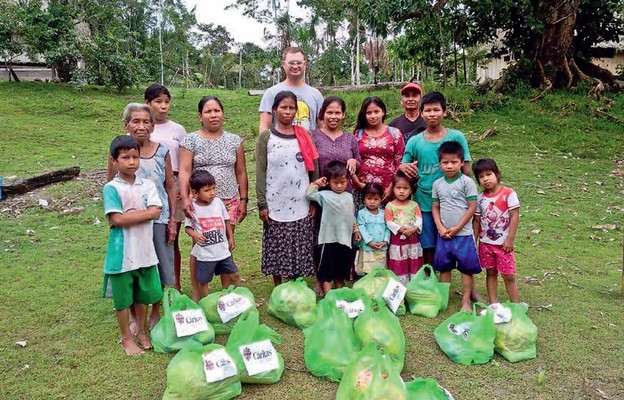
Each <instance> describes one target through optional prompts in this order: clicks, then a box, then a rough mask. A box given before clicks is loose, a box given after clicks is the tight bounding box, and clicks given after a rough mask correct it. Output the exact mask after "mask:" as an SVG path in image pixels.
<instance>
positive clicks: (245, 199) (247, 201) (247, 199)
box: [239, 197, 249, 203]
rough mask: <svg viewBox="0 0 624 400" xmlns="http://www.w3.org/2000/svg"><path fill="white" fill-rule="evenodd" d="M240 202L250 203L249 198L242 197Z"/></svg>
mask: <svg viewBox="0 0 624 400" xmlns="http://www.w3.org/2000/svg"><path fill="white" fill-rule="evenodd" d="M239 200H240V201H244V202H245V203H249V197H241V198H240V199H239Z"/></svg>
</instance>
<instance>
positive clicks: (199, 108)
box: [197, 96, 224, 114]
mask: <svg viewBox="0 0 624 400" xmlns="http://www.w3.org/2000/svg"><path fill="white" fill-rule="evenodd" d="M211 100H214V101H216V102H217V104H218V105H219V108H221V112H223V111H224V110H223V104H221V100H219V98H217V96H204V97H202V98H201V99H200V100H199V103H198V104H197V112H198V113H200V114H201V113H202V110H203V109H204V106H205V105H206V103H208V102H209V101H211Z"/></svg>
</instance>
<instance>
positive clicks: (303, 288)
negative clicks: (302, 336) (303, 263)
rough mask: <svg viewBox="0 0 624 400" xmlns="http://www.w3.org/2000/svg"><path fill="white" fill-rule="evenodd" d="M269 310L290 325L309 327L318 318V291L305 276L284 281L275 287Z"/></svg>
mask: <svg viewBox="0 0 624 400" xmlns="http://www.w3.org/2000/svg"><path fill="white" fill-rule="evenodd" d="M267 311H268V312H269V314H271V315H273V316H274V317H275V318H277V319H279V320H280V321H283V322H285V323H287V324H288V325H292V326H294V327H297V328H299V329H303V328H307V327H308V326H311V325H312V324H313V323H314V321H315V320H316V293H314V290H312V289H310V288H309V287H308V284H307V283H306V282H305V281H304V280H303V278H297V279H296V280H294V281H290V282H285V283H282V284H281V285H278V286H276V287H275V288H273V292H271V297H270V299H269V306H268V310H267Z"/></svg>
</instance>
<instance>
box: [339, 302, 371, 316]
mask: <svg viewBox="0 0 624 400" xmlns="http://www.w3.org/2000/svg"><path fill="white" fill-rule="evenodd" d="M336 307H338V308H339V309H341V310H342V311H344V312H346V313H347V315H348V316H349V318H355V317H357V316H358V315H360V314H361V313H362V312H363V311H364V310H365V309H366V306H364V303H363V302H362V300H360V299H357V300H356V301H352V302H350V303H349V302H348V301H346V300H338V301H336Z"/></svg>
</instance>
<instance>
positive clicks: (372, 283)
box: [353, 267, 405, 315]
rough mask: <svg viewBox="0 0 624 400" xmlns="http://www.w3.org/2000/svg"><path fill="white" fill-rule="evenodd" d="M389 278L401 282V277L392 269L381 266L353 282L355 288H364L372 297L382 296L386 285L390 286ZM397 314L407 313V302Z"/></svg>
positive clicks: (400, 307) (402, 304) (403, 303)
mask: <svg viewBox="0 0 624 400" xmlns="http://www.w3.org/2000/svg"><path fill="white" fill-rule="evenodd" d="M389 279H394V280H396V281H397V282H400V280H399V278H398V277H397V276H396V274H395V273H394V272H392V271H391V270H389V269H386V268H381V267H378V268H373V270H372V271H371V272H369V273H368V274H366V275H364V276H363V277H362V278H360V279H359V280H358V281H357V282H355V283H354V284H353V289H361V290H363V291H364V292H365V293H366V294H368V296H369V297H370V298H371V299H377V298H381V295H382V294H383V292H384V290H385V289H386V286H388V280H389ZM396 315H405V302H402V303H401V305H400V306H399V309H398V310H397V312H396Z"/></svg>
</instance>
